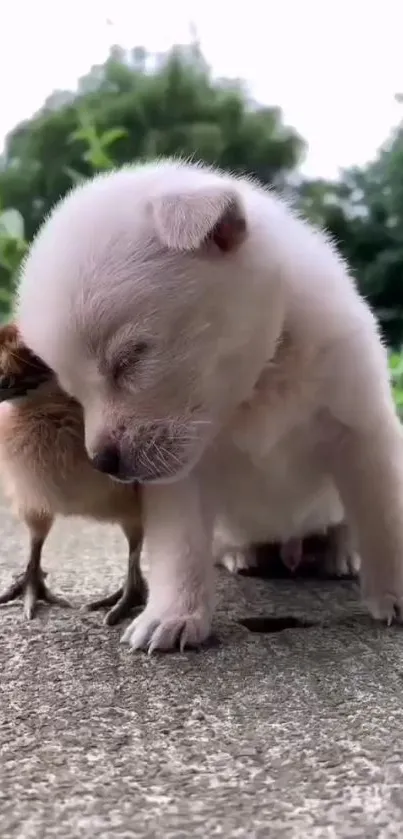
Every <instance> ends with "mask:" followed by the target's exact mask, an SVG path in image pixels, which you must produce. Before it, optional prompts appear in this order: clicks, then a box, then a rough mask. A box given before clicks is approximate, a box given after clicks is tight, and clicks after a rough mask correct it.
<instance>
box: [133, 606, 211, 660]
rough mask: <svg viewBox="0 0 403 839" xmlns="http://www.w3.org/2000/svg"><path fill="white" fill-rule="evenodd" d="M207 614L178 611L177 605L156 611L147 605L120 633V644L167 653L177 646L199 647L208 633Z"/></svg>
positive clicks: (199, 611)
mask: <svg viewBox="0 0 403 839" xmlns="http://www.w3.org/2000/svg"><path fill="white" fill-rule="evenodd" d="M210 628H211V623H210V616H209V615H208V612H207V610H204V609H198V610H195V611H194V612H190V613H186V612H181V611H180V609H179V608H177V609H172V610H168V611H165V612H164V613H163V614H160V615H159V614H158V612H157V610H154V609H153V608H152V607H151V606H146V608H145V609H144V611H143V612H142V613H141V615H139V616H138V617H137V618H135V619H134V621H132V623H131V624H130V626H128V628H127V629H126V632H125V633H124V634H123V636H122V639H121V640H122V643H124V644H130V646H131V647H132V649H133V650H148V652H149V653H152V652H154V651H155V650H161V651H164V652H167V651H168V650H174V649H177V648H178V647H179V649H180V651H181V652H183V650H184V649H185V647H199V646H200V645H201V644H203V642H204V641H206V640H207V638H208V636H209V635H210Z"/></svg>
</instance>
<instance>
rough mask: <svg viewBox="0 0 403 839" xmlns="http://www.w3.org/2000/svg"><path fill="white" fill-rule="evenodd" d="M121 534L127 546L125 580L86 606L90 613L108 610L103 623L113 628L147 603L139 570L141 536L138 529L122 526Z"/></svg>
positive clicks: (144, 586)
mask: <svg viewBox="0 0 403 839" xmlns="http://www.w3.org/2000/svg"><path fill="white" fill-rule="evenodd" d="M122 529H123V532H124V534H125V536H126V538H127V541H128V545H129V558H128V563H127V574H126V579H125V582H124V584H123V586H121V587H120V588H118V589H117V590H116V591H114V592H113V593H112V594H110V595H107V596H106V597H101V598H100V599H99V600H94V601H92V602H91V603H89V604H88V605H87V609H88V610H89V611H90V612H95V611H98V609H104V608H109V607H112V608H109V611H108V612H107V614H106V615H105V623H106V624H107V625H108V626H114V625H115V624H117V623H119V622H120V621H121V620H124V618H127V617H129V615H130V614H131V612H132V610H133V609H136V608H138V607H139V606H145V604H146V601H147V584H146V582H145V580H144V577H143V574H142V571H141V568H140V556H141V548H142V534H141V532H139V530H138V528H136V529H134V530H133V527H130V526H128V525H122Z"/></svg>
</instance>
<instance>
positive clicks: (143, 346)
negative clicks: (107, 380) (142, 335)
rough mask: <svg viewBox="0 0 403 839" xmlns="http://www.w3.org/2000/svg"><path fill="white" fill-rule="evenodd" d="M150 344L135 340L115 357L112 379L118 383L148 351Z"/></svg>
mask: <svg viewBox="0 0 403 839" xmlns="http://www.w3.org/2000/svg"><path fill="white" fill-rule="evenodd" d="M149 349H150V345H149V344H148V343H147V341H137V342H136V343H135V344H134V345H133V346H132V347H130V348H126V349H125V351H124V352H123V353H122V354H121V355H120V356H117V357H116V358H115V360H114V361H113V364H112V379H113V381H114V382H116V383H118V382H119V380H120V379H121V378H122V377H123V376H125V375H126V374H129V373H130V372H132V371H133V369H134V368H135V366H136V364H137V363H138V362H139V361H140V359H141V358H142V357H143V356H144V355H145V354H146V353H147V352H148V350H149Z"/></svg>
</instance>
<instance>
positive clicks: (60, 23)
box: [0, 0, 403, 177]
mask: <svg viewBox="0 0 403 839" xmlns="http://www.w3.org/2000/svg"><path fill="white" fill-rule="evenodd" d="M192 24H193V25H194V26H195V27H196V30H197V33H198V36H199V39H200V41H201V46H202V49H203V51H204V54H205V56H206V58H207V60H208V61H209V63H210V64H211V66H212V69H213V72H214V73H215V74H217V75H219V76H223V75H228V76H238V77H243V78H245V79H246V81H247V82H248V84H249V87H250V91H251V93H252V94H253V96H254V97H255V98H256V99H258V100H259V101H261V102H263V103H267V104H276V105H280V106H281V107H282V108H283V112H284V115H285V118H286V120H287V121H288V122H289V123H291V124H293V125H295V126H296V127H297V129H298V130H299V131H300V132H301V134H302V135H303V136H304V137H305V138H306V139H307V140H308V142H309V154H308V158H307V161H306V163H305V166H304V170H305V171H306V172H309V173H310V174H313V175H324V176H328V177H332V176H335V175H337V172H338V170H339V167H343V166H348V165H350V164H353V163H365V162H366V161H367V160H369V159H370V158H371V157H373V155H374V154H375V152H376V149H377V147H378V146H379V145H380V143H382V142H383V141H384V139H385V138H386V137H387V135H388V133H389V131H390V129H391V127H392V126H393V125H395V124H396V123H397V122H398V121H399V120H400V118H401V117H403V106H399V105H398V104H397V103H396V101H395V99H394V96H395V93H398V92H402V91H403V60H402V55H403V52H402V46H401V44H402V32H403V2H402V0H243V2H242V0H240V2H239V6H238V7H236V4H235V3H234V2H233V0H80V2H78V0H69V2H68V3H66V2H64V3H55V2H54V3H51V2H50V0H35V2H32V3H29V2H28V0H12V2H10V3H8V2H4V3H3V4H2V9H1V29H0V79H1V87H2V90H3V96H2V101H1V109H0V147H1V146H2V145H3V141H4V137H5V135H6V134H7V132H8V131H9V130H10V129H12V128H13V127H14V125H15V124H16V123H17V122H19V121H20V120H22V119H24V118H26V117H29V116H30V115H31V114H32V113H33V112H34V111H35V110H37V109H38V108H39V107H40V105H41V104H42V102H43V100H44V99H45V97H46V96H47V95H48V94H50V93H51V92H52V91H53V90H54V89H55V88H70V87H74V85H75V82H76V80H77V78H78V77H79V76H81V75H84V73H85V72H86V71H87V70H88V69H89V68H90V66H91V65H92V64H95V63H101V62H102V61H103V60H104V59H105V57H106V55H107V53H108V48H109V46H110V45H112V44H116V43H118V44H121V45H122V46H123V47H128V48H130V47H133V46H136V45H144V46H145V47H147V48H149V49H150V50H151V51H154V50H164V49H166V48H168V47H169V46H170V45H171V44H172V43H175V42H176V43H183V42H187V41H189V39H190V32H191V25H192Z"/></svg>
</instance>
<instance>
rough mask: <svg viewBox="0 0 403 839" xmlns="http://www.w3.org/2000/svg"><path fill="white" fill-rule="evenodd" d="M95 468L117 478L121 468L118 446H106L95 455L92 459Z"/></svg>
mask: <svg viewBox="0 0 403 839" xmlns="http://www.w3.org/2000/svg"><path fill="white" fill-rule="evenodd" d="M91 463H92V465H93V467H94V469H97V470H98V472H105V474H106V475H113V476H114V477H115V478H116V477H117V476H118V475H119V470H120V454H119V449H118V447H117V446H113V445H110V446H105V448H104V449H100V451H99V452H97V453H96V455H94V457H93V458H92V460H91Z"/></svg>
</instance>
